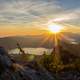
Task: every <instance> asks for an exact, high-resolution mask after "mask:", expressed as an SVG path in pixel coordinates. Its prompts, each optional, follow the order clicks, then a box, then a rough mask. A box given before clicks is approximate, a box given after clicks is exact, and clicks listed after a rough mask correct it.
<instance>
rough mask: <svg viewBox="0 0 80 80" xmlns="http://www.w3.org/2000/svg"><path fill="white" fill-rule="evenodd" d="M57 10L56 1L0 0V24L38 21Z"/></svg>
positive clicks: (58, 7)
mask: <svg viewBox="0 0 80 80" xmlns="http://www.w3.org/2000/svg"><path fill="white" fill-rule="evenodd" d="M58 10H61V8H60V6H59V5H57V0H51V1H48V0H0V16H2V17H1V18H0V23H2V22H3V23H4V22H8V23H21V22H22V23H24V22H33V21H34V20H35V21H37V20H38V21H39V20H40V19H43V18H44V17H47V16H48V15H52V14H53V13H54V14H55V13H56V12H57V11H58Z"/></svg>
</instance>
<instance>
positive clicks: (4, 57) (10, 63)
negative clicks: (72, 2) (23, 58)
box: [0, 47, 55, 80]
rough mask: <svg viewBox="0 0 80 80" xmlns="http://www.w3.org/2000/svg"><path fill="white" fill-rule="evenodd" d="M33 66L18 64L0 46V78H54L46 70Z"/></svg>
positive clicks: (21, 79)
mask: <svg viewBox="0 0 80 80" xmlns="http://www.w3.org/2000/svg"><path fill="white" fill-rule="evenodd" d="M31 65H33V66H34V64H31ZM35 67H37V68H33V67H32V68H31V67H29V66H24V67H23V66H22V65H19V64H18V63H16V62H14V60H12V59H11V57H10V56H9V54H8V52H7V51H6V50H5V49H4V48H3V47H0V80H55V79H54V78H53V77H52V76H51V75H50V74H49V72H48V71H47V70H45V69H43V68H40V67H39V66H35Z"/></svg>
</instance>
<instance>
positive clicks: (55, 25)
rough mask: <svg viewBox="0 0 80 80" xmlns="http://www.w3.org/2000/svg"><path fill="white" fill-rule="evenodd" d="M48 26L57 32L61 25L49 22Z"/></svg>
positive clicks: (59, 30) (53, 31) (51, 30)
mask: <svg viewBox="0 0 80 80" xmlns="http://www.w3.org/2000/svg"><path fill="white" fill-rule="evenodd" d="M48 28H49V30H50V32H52V33H59V32H61V30H62V26H61V25H58V24H49V25H48Z"/></svg>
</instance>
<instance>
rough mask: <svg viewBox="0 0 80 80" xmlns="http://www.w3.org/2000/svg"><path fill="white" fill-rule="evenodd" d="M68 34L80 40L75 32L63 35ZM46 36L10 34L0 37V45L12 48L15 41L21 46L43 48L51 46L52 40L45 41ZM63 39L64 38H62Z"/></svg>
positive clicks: (15, 43) (14, 46) (15, 44)
mask: <svg viewBox="0 0 80 80" xmlns="http://www.w3.org/2000/svg"><path fill="white" fill-rule="evenodd" d="M66 35H67V36H68V37H71V38H74V39H76V40H77V41H80V35H77V34H70V33H64V36H66ZM46 38H47V36H46V35H35V36H12V37H4V38H0V46H3V47H5V48H6V49H8V50H9V49H14V48H16V47H17V43H19V44H20V46H21V47H28V48H29V47H31V48H35V47H44V48H52V47H53V45H52V43H53V42H52V41H51V39H50V38H49V39H48V40H47V41H45V39H46ZM62 40H64V39H62Z"/></svg>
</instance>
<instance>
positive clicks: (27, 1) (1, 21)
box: [0, 0, 80, 37]
mask: <svg viewBox="0 0 80 80" xmlns="http://www.w3.org/2000/svg"><path fill="white" fill-rule="evenodd" d="M48 22H55V23H58V24H61V25H63V26H65V27H67V28H68V30H69V31H70V32H76V33H80V0H0V37H1V36H13V35H27V34H34V35H36V34H39V33H41V32H44V31H45V30H46V29H47V28H48V26H46V25H44V24H47V23H48ZM41 30H42V31H41Z"/></svg>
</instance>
